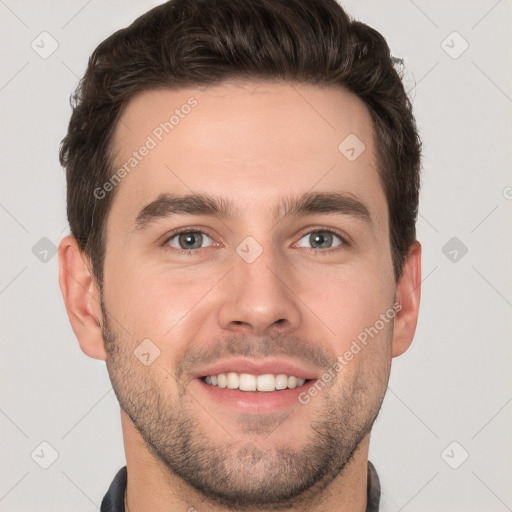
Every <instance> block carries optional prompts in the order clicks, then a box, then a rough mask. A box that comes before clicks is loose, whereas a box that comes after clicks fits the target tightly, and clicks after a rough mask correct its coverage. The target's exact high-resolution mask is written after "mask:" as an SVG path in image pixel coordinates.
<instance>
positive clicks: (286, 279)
mask: <svg viewBox="0 0 512 512" xmlns="http://www.w3.org/2000/svg"><path fill="white" fill-rule="evenodd" d="M284 267H286V262H284V261H283V262H281V263H279V262H278V261H277V259H276V258H275V257H274V256H273V255H272V254H271V251H270V250H268V251H267V250H265V251H264V252H263V253H262V254H261V255H260V256H259V257H258V258H257V259H256V260H255V261H253V262H252V263H248V262H246V261H244V259H242V258H241V257H239V256H238V255H235V258H234V268H233V270H232V271H231V272H230V273H229V278H228V279H227V281H226V284H225V289H224V290H223V292H224V293H223V302H222V304H221V306H220V308H219V312H218V321H219V324H220V326H221V328H222V329H225V330H229V331H231V332H243V333H247V334H249V333H250V334H254V335H269V334H272V333H273V332H283V333H284V332H287V333H288V332H292V331H295V330H296V329H298V327H299V326H300V323H301V311H300V309H299V303H300V301H299V299H298V297H297V295H296V294H295V292H294V290H293V278H292V276H291V273H290V270H289V267H288V270H286V269H285V268H284Z"/></svg>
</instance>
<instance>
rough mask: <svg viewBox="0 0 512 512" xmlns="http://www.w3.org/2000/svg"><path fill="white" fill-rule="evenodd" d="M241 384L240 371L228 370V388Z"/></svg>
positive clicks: (235, 387)
mask: <svg viewBox="0 0 512 512" xmlns="http://www.w3.org/2000/svg"><path fill="white" fill-rule="evenodd" d="M239 384H240V378H239V377H238V373H235V372H228V373H227V375H226V385H227V388H228V389H237V388H238V385H239Z"/></svg>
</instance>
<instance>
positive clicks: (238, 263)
mask: <svg viewBox="0 0 512 512" xmlns="http://www.w3.org/2000/svg"><path fill="white" fill-rule="evenodd" d="M191 98H192V99H191ZM184 105H189V107H190V108H189V107H183V106H184ZM176 109H177V110H178V112H177V113H176V114H175V115H176V117H175V118H174V119H173V120H172V121H171V122H172V127H171V128H169V125H167V126H166V128H167V130H168V132H169V133H166V131H165V129H164V128H162V126H161V123H165V122H166V121H169V118H170V117H171V115H173V113H174V111H175V110H176ZM177 119H179V121H177ZM159 128H160V129H159ZM148 137H149V139H148ZM347 137H349V138H348V139H347V141H346V142H345V143H344V144H342V146H341V149H339V146H340V143H342V142H343V141H344V140H345V139H346V138H347ZM355 137H357V139H356V138H355ZM160 139H161V140H160ZM358 139H359V141H358ZM361 142H362V143H363V144H364V150H363V151H362V153H360V152H361V150H362V149H363V146H362V145H361ZM114 143H115V149H116V160H115V166H114V169H115V170H117V169H119V168H120V167H122V166H123V165H124V164H125V163H127V162H129V159H130V157H133V152H134V151H137V152H138V155H139V156H136V157H135V158H136V159H137V163H136V164H134V161H131V166H130V165H128V166H127V167H126V168H127V169H130V171H129V172H128V173H127V175H126V176H125V177H124V178H123V179H122V181H121V182H120V183H119V184H117V185H116V186H117V187H118V189H117V190H116V197H115V199H114V202H113V205H112V209H111V212H110V214H109V217H108V219H107V251H106V258H105V264H104V294H103V310H104V312H105V311H106V312H107V315H105V316H104V318H103V321H104V325H103V335H104V338H105V341H106V348H107V352H108V358H107V367H108V371H109V374H110V378H111V380H112V383H113V386H114V389H115V392H116V394H117V397H118V399H119V401H120V404H121V407H122V409H123V411H124V412H125V413H126V415H127V416H125V417H124V418H123V422H124V426H125V427H126V428H127V429H128V430H129V432H128V435H129V436H131V439H132V440H134V439H136V438H137V437H138V436H140V438H141V439H143V440H144V441H145V442H146V443H147V445H148V447H149V449H150V452H148V453H150V454H151V455H150V456H151V457H154V458H155V460H157V461H159V463H160V462H161V463H163V465H164V467H166V468H168V470H169V472H170V474H173V475H177V476H179V477H181V478H182V479H183V480H184V481H185V482H186V483H188V484H190V485H191V486H192V487H194V488H195V489H197V490H199V491H201V492H203V493H204V494H206V495H209V496H210V497H212V498H214V499H217V500H218V501H219V502H220V503H223V504H224V505H225V506H233V507H235V506H236V507H237V508H238V509H242V508H243V507H242V505H246V506H250V505H264V504H270V503H279V502H280V501H287V503H289V504H290V503H293V500H294V499H296V501H297V502H298V501H299V498H298V496H299V495H300V494H301V493H303V492H304V491H307V490H309V492H314V490H315V489H319V488H320V487H322V486H324V485H326V484H327V483H329V482H330V481H331V480H332V479H333V478H335V477H336V476H337V475H338V474H339V473H340V471H341V469H342V468H343V467H344V465H345V464H346V463H347V461H349V460H350V458H351V456H352V455H353V453H354V451H355V450H356V448H357V447H358V446H360V442H361V441H363V442H362V443H361V445H363V444H364V443H366V445H365V446H366V447H367V441H368V438H369V432H370V429H371V426H372V423H373V421H374V419H375V417H376V415H377V413H378V410H379V407H380V404H381V402H382V399H383V396H384V392H385V389H386V385H387V381H388V376H389V369H390V363H391V354H392V336H393V325H392V324H393V321H392V320H389V319H388V321H387V322H383V321H382V320H381V321H380V322H378V321H379V319H381V318H382V316H381V315H383V314H384V315H386V312H388V313H389V311H390V310H392V308H393V304H394V302H395V300H396V284H395V281H394V276H393V268H392V261H391V250H390V242H389V226H388V212H387V203H386V198H385V195H384V191H383V188H382V185H381V183H380V180H379V176H378V172H377V168H376V165H377V164H376V153H375V146H374V142H373V138H372V123H371V118H370V115H369V113H368V111H367V109H366V108H365V106H364V105H363V103H362V102H361V101H360V100H359V99H358V98H356V97H355V96H354V95H352V94H350V93H348V92H344V91H342V90H340V89H335V88H324V89H322V88H319V87H313V86H304V85H293V87H292V86H291V85H289V84H286V83H273V84H270V83H262V82H259V83H257V82H245V83H242V84H239V85H235V84H223V85H218V86H215V87H211V88H205V89H201V90H199V89H197V88H190V89H180V90H175V91H171V90H161V91H152V92H144V93H142V94H140V95H139V96H137V97H136V98H134V99H133V100H132V101H131V102H130V103H129V104H128V106H127V108H126V110H125V111H124V113H123V115H122V118H121V121H120V122H119V123H118V126H117V130H116V133H115V137H114ZM144 145H145V146H146V147H148V148H149V149H148V151H144V150H143V151H142V152H141V151H139V148H141V146H144ZM351 148H352V149H351ZM141 153H147V154H146V156H142V155H141ZM358 153H360V155H359V156H357V155H358ZM354 156H357V158H355V159H354ZM162 194H168V196H169V197H171V196H185V195H187V196H188V195H195V194H201V195H203V196H209V197H211V198H213V199H214V200H215V201H217V202H220V203H221V204H220V206H226V204H227V203H229V206H230V208H225V210H227V211H225V215H222V216H220V215H217V214H216V213H213V212H208V211H206V210H205V209H204V208H202V209H200V208H199V207H200V206H204V204H202V203H201V204H200V202H199V201H195V203H193V204H194V205H195V207H197V208H196V209H193V208H192V207H190V206H186V205H185V204H184V202H183V201H182V202H181V203H180V204H178V206H180V205H181V206H180V207H184V208H181V210H180V211H179V212H177V211H176V209H177V208H178V206H176V204H174V205H172V204H171V205H167V207H166V206H165V204H163V203H165V201H164V202H160V204H159V206H158V205H154V206H153V207H148V208H146V209H145V207H147V205H149V204H150V203H152V202H153V201H155V200H156V199H157V198H159V197H160V196H161V195H162ZM306 194H309V195H310V196H311V195H313V194H337V195H338V196H334V195H332V196H331V197H330V199H329V198H324V199H322V198H320V200H319V201H316V202H315V201H311V202H310V203H309V206H310V208H302V209H297V208H296V209H293V208H288V210H291V211H287V209H286V208H285V205H286V204H288V206H290V205H291V204H292V202H293V201H294V200H297V199H298V198H301V197H302V196H304V195H306ZM333 198H335V199H336V200H334V199H333ZM285 201H286V202H285ZM187 204H188V203H187ZM208 204H210V206H211V205H212V204H213V203H208ZM322 208H323V209H324V210H325V211H323V210H322ZM144 209H145V210H144ZM173 209H174V213H172V211H173ZM143 210H144V212H143V214H141V215H139V213H140V212H141V211H143ZM183 210H185V211H186V212H188V213H183ZM198 212H199V213H198ZM165 213H166V214H165ZM164 214H165V215H164ZM138 216H139V221H138V222H136V219H137V217H138ZM176 230H179V231H180V232H181V234H179V233H177V232H176ZM388 318H389V314H388ZM370 328H373V330H371V329H370ZM365 329H367V331H365ZM368 329H370V332H371V333H372V335H371V336H370V335H368V332H369V331H368ZM363 332H366V333H367V336H366V338H367V340H366V341H367V342H366V344H363V343H362V342H361V341H357V340H358V336H359V340H362V339H363V338H364V336H361V333H363ZM143 340H145V341H143ZM148 340H150V341H148ZM354 340H355V341H357V345H358V346H359V348H360V350H359V351H357V349H356V348H354V347H355V346H354V344H353V342H354ZM141 343H142V345H141ZM347 351H349V352H350V351H352V355H353V357H350V356H347V355H346V353H347ZM155 357H156V358H155ZM141 360H142V361H141ZM148 363H150V364H148ZM340 367H341V369H340ZM329 371H330V374H331V376H332V375H334V377H331V379H328V380H326V378H325V377H323V376H324V375H325V374H326V373H329ZM228 372H234V373H237V374H248V375H249V376H243V377H242V379H241V381H242V387H244V386H245V385H247V386H248V387H249V389H250V388H251V386H253V385H254V383H255V382H256V385H258V384H257V383H258V380H257V379H255V377H257V376H259V375H263V374H272V375H280V377H278V378H277V379H274V380H273V379H272V377H264V378H262V379H259V384H260V385H261V386H266V385H269V386H270V388H272V387H273V386H274V384H275V382H277V383H278V384H277V385H278V387H281V386H282V385H286V386H287V385H288V384H290V385H291V386H292V388H288V389H278V390H274V391H257V390H256V391H242V390H239V389H228V387H232V386H235V385H236V381H237V378H236V376H234V375H230V376H228V377H227V386H228V387H226V388H221V387H219V383H221V384H222V381H223V378H222V377H216V378H214V379H213V382H215V381H216V380H217V385H216V386H215V385H212V384H208V383H207V382H205V377H207V376H211V375H215V376H218V375H219V374H221V373H224V374H226V373H228ZM283 375H286V376H287V377H284V376H283ZM290 376H292V377H297V378H299V379H305V380H306V382H305V383H304V384H302V381H301V380H299V382H298V383H299V385H300V384H302V386H299V387H296V388H293V381H294V379H293V378H292V379H289V377H290ZM208 380H210V379H208ZM316 381H318V382H316ZM315 382H316V384H317V385H316V388H315V389H316V392H315V391H311V392H310V390H311V389H312V388H313V387H314V385H315ZM283 383H284V384H283ZM322 383H323V384H322ZM262 389H267V388H263V387H262ZM128 417H129V418H130V420H128ZM304 495H305V494H303V496H304Z"/></svg>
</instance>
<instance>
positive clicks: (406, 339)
mask: <svg viewBox="0 0 512 512" xmlns="http://www.w3.org/2000/svg"><path fill="white" fill-rule="evenodd" d="M420 292H421V245H420V243H419V242H418V241H415V242H414V243H413V244H412V245H411V247H410V249H409V253H408V255H407V258H406V259H405V262H404V267H403V273H402V277H401V278H400V280H399V281H398V284H397V290H396V302H397V303H399V304H400V306H401V308H400V310H399V311H398V312H397V313H396V316H395V322H394V327H393V352H392V355H393V357H397V356H399V355H401V354H403V353H404V352H405V351H406V350H407V349H408V348H409V347H410V345H411V343H412V340H413V338H414V333H415V331H416V325H417V323H418V311H419V305H420Z"/></svg>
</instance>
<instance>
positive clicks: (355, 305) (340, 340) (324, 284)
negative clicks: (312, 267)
mask: <svg viewBox="0 0 512 512" xmlns="http://www.w3.org/2000/svg"><path fill="white" fill-rule="evenodd" d="M301 289H302V294H301V298H302V300H303V301H304V304H306V305H307V307H308V308H309V309H310V310H311V311H312V312H313V313H314V316H316V317H317V318H318V321H320V322H321V323H322V324H323V327H322V328H324V327H325V329H324V331H325V334H326V336H327V338H330V339H331V346H332V349H333V350H334V351H335V353H336V354H338V355H339V354H342V353H344V352H345V351H346V350H347V349H348V348H349V347H350V345H351V343H352V341H353V340H356V339H357V338H358V336H359V337H360V339H363V338H364V333H365V332H367V330H368V329H371V328H372V327H374V326H375V324H376V322H378V324H377V327H378V331H379V337H380V339H382V338H383V337H389V327H390V322H385V324H384V325H381V324H382V322H381V321H379V319H380V315H381V314H386V312H387V311H388V310H389V308H390V307H391V306H392V303H393V296H394V288H393V285H392V282H390V280H389V278H388V276H387V275H386V274H385V273H379V272H371V271H368V268H366V269H364V270H363V269H359V270H358V269H347V268H342V267H340V268H339V269H337V270H336V269H333V268H330V269H326V270H325V271H324V270H322V271H320V272H317V273H315V274H310V275H309V276H308V278H307V279H305V278H303V280H302V283H301ZM305 314H306V315H308V316H311V313H310V312H309V311H308V310H306V311H305ZM313 321H314V319H313ZM308 323H309V322H308ZM372 332H374V331H373V330H372ZM381 333H382V336H380V334H381ZM326 341H327V339H326Z"/></svg>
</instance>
